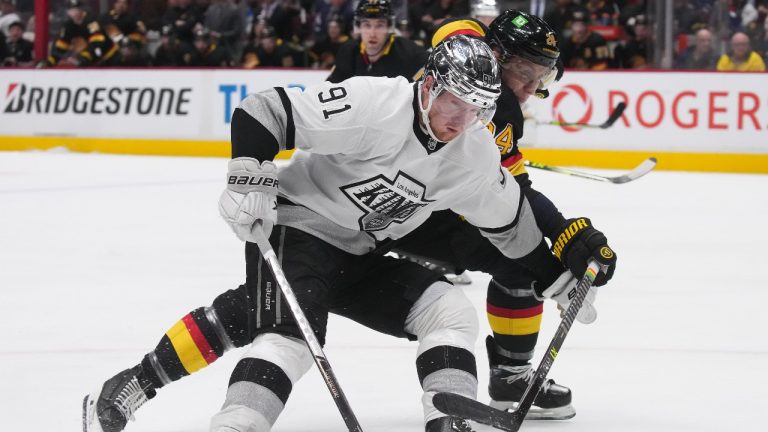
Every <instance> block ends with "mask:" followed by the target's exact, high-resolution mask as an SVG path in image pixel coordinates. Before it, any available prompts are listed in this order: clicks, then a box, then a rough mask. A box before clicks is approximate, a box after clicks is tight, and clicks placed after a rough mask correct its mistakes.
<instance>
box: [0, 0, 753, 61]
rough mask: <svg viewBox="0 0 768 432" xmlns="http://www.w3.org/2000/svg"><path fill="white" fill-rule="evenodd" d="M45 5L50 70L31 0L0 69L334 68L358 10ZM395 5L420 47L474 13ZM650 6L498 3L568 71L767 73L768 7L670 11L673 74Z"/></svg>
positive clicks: (396, 0) (226, 2)
mask: <svg viewBox="0 0 768 432" xmlns="http://www.w3.org/2000/svg"><path fill="white" fill-rule="evenodd" d="M108 1H109V2H110V3H109V4H107V0H51V9H52V11H51V16H50V38H49V39H50V40H49V46H50V48H49V53H50V55H49V56H48V58H47V59H43V60H40V59H34V58H33V44H32V40H33V38H34V34H35V33H34V17H33V16H32V11H33V4H34V2H33V0H0V60H2V66H3V67H13V66H26V67H30V66H37V67H85V66H94V65H96V66H119V67H140V66H173V67H184V66H191V67H221V66H226V67H244V68H256V67H311V68H330V67H331V66H333V64H334V60H335V54H336V52H337V50H338V49H339V47H340V46H341V45H342V44H344V43H347V42H348V41H350V40H351V39H354V38H355V28H354V19H353V18H354V10H355V9H354V6H355V3H356V1H357V0H108ZM489 1H490V2H491V3H493V0H393V2H392V3H393V6H394V8H395V10H396V13H395V23H396V24H395V26H394V29H393V31H395V32H397V33H398V34H399V35H401V36H404V37H407V38H410V39H412V40H414V41H415V42H417V43H418V44H421V45H422V46H424V47H429V46H430V44H429V40H430V38H431V35H432V31H433V29H434V28H436V27H437V26H439V25H440V24H441V22H442V21H443V20H445V19H447V18H451V17H458V16H469V15H470V14H471V12H472V10H473V9H474V7H475V6H477V3H474V2H485V3H488V2H489ZM658 4H659V2H655V1H652V0H581V1H579V0H549V1H547V0H496V6H497V7H498V8H500V9H501V10H504V9H512V8H514V9H521V10H524V11H527V12H531V13H533V14H536V15H539V16H541V17H543V18H544V19H545V20H546V21H547V22H548V23H549V24H550V25H552V26H553V27H554V28H555V30H556V31H557V32H558V33H559V43H560V49H561V51H562V59H563V62H564V64H565V66H566V67H567V68H571V69H576V68H579V69H593V70H600V69H609V68H624V69H630V68H631V69H639V68H659V67H669V66H672V67H675V68H681V69H697V70H724V71H726V70H745V71H764V70H765V60H766V59H767V57H766V56H767V55H768V20H766V17H768V0H674V3H673V10H674V14H673V18H674V21H673V22H674V35H673V36H674V37H673V41H674V43H673V46H672V47H668V49H670V50H672V51H673V55H672V58H673V64H671V65H664V64H660V61H659V58H660V56H659V55H658V54H659V52H660V51H661V50H662V49H664V47H663V46H662V45H661V44H660V41H659V40H658V38H657V37H656V36H657V35H658V32H657V31H655V29H657V26H659V25H661V23H662V22H663V19H662V15H661V14H663V12H664V11H659V10H656V8H658Z"/></svg>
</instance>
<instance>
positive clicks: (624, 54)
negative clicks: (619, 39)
mask: <svg viewBox="0 0 768 432" xmlns="http://www.w3.org/2000/svg"><path fill="white" fill-rule="evenodd" d="M626 29H627V33H628V34H629V36H630V37H629V40H628V41H627V42H625V43H623V44H620V45H618V46H617V47H616V49H615V51H614V59H615V65H616V67H618V68H622V69H644V68H647V67H649V66H650V64H651V63H652V62H653V40H652V39H651V29H650V27H649V23H648V18H647V17H646V16H645V15H638V16H636V17H632V18H630V19H629V21H628V22H627V25H626Z"/></svg>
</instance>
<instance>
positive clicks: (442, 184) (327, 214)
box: [240, 77, 542, 258]
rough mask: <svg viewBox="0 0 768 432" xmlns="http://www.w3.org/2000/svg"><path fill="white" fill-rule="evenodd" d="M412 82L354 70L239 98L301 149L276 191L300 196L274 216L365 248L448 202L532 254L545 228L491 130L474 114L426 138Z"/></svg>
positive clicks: (519, 251)
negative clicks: (301, 87) (334, 79)
mask: <svg viewBox="0 0 768 432" xmlns="http://www.w3.org/2000/svg"><path fill="white" fill-rule="evenodd" d="M414 86H415V85H414V84H410V83H408V81H406V80H405V79H404V78H373V77H355V78H351V79H349V80H346V81H344V82H341V83H337V84H334V83H329V82H326V83H323V84H320V85H317V86H313V87H310V88H308V89H306V91H304V92H286V91H285V90H283V89H280V88H276V89H270V90H266V91H264V92H261V93H257V94H254V95H250V96H249V97H248V98H246V99H245V100H244V101H243V102H242V103H241V105H240V108H241V109H243V110H244V111H245V112H246V113H248V114H249V115H251V116H252V117H253V118H255V119H256V120H258V121H259V122H260V123H261V124H262V125H263V126H264V127H265V128H266V129H267V130H268V131H269V132H270V133H271V134H272V135H274V137H275V139H276V141H277V142H278V144H279V145H280V149H281V150H282V149H290V148H293V147H295V148H296V149H297V150H296V152H295V154H294V155H293V157H292V159H291V161H290V162H289V164H288V165H286V166H284V167H283V168H282V169H281V170H280V172H279V180H280V187H279V194H280V196H282V197H283V198H285V199H287V200H288V201H290V202H291V203H293V204H296V205H283V204H281V205H279V206H278V224H282V225H287V226H293V227H295V228H298V229H301V230H303V231H306V232H309V233H311V234H313V235H315V236H317V237H319V238H321V239H323V240H324V241H326V242H328V243H331V244H333V245H335V246H337V247H339V248H341V249H343V250H346V251H348V252H350V253H354V254H363V253H366V252H368V251H370V250H372V249H374V248H375V247H376V243H377V242H378V241H381V240H384V239H388V238H389V239H397V238H399V237H402V236H404V235H406V234H408V233H409V232H411V231H413V230H414V229H415V228H416V227H418V226H419V225H420V224H421V223H423V222H424V221H425V220H427V218H428V217H429V215H430V214H431V212H433V211H436V210H444V209H451V210H452V211H454V212H456V213H459V214H461V215H463V216H464V217H465V218H466V219H467V221H469V222H470V223H472V224H473V225H475V226H477V227H479V228H481V229H482V231H483V234H484V235H486V236H487V237H489V238H490V240H491V241H492V242H494V244H495V245H496V246H497V247H499V249H500V250H501V251H502V252H503V253H504V254H505V255H507V256H509V257H510V258H519V257H521V256H524V255H526V254H528V253H529V252H530V251H531V250H533V249H534V248H535V247H536V246H537V245H538V244H539V243H540V241H541V239H542V235H541V232H540V231H539V229H538V228H537V226H536V223H535V221H534V218H533V214H532V212H531V210H530V207H529V206H528V204H527V201H525V199H524V197H523V196H522V194H521V193H520V190H519V188H518V185H517V182H516V181H515V180H514V179H513V178H512V177H511V175H510V174H509V173H508V172H507V170H505V169H502V168H501V167H500V164H499V151H498V149H497V148H496V145H495V144H494V141H493V137H492V135H491V133H490V132H489V131H488V130H487V129H486V128H485V127H483V125H481V124H480V123H479V122H478V123H476V124H475V125H473V126H471V127H470V128H469V129H468V130H467V131H466V132H464V133H463V134H461V135H460V136H459V137H457V138H456V139H454V140H452V141H450V142H448V143H438V142H435V141H434V140H431V139H430V138H429V137H428V136H427V135H426V134H425V133H424V132H423V131H422V129H421V128H420V126H419V123H418V117H417V116H418V115H419V111H418V107H417V102H416V97H415V95H416V93H415V91H416V90H415V87H414Z"/></svg>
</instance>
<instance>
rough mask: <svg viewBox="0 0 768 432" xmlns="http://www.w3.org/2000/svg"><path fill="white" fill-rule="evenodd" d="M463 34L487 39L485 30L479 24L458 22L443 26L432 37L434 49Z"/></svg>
mask: <svg viewBox="0 0 768 432" xmlns="http://www.w3.org/2000/svg"><path fill="white" fill-rule="evenodd" d="M457 34H463V35H467V36H474V37H485V30H484V29H483V28H482V27H481V26H480V24H479V23H477V22H475V21H472V20H458V21H453V22H450V23H448V24H445V25H443V26H441V27H440V28H439V29H437V31H436V32H435V34H434V36H432V47H436V46H437V45H438V44H439V43H440V42H442V41H444V40H445V39H446V38H449V37H451V36H454V35H457Z"/></svg>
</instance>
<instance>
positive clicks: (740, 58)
mask: <svg viewBox="0 0 768 432" xmlns="http://www.w3.org/2000/svg"><path fill="white" fill-rule="evenodd" d="M717 70H719V71H737V72H764V71H765V62H764V61H763V59H762V58H761V57H760V55H759V54H757V53H756V52H754V51H752V47H751V46H750V42H749V36H747V34H746V33H743V32H736V33H734V35H733V36H731V49H730V51H729V52H728V53H726V54H723V55H722V56H721V57H720V60H719V61H718V62H717Z"/></svg>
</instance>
